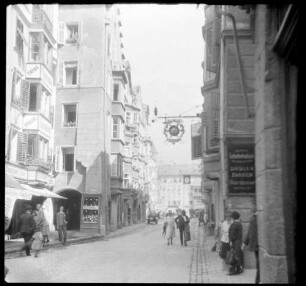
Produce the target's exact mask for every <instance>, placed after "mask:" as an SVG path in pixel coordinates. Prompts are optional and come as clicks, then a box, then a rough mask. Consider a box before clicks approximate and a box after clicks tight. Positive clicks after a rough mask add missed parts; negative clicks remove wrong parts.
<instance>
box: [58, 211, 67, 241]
mask: <svg viewBox="0 0 306 286" xmlns="http://www.w3.org/2000/svg"><path fill="white" fill-rule="evenodd" d="M66 225H67V221H66V214H65V212H64V207H63V206H61V207H60V209H59V212H58V213H57V216H56V228H57V231H58V238H59V241H60V242H62V244H63V245H65V244H66V242H67V228H66Z"/></svg>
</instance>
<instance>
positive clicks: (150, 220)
mask: <svg viewBox="0 0 306 286" xmlns="http://www.w3.org/2000/svg"><path fill="white" fill-rule="evenodd" d="M147 223H148V224H150V223H155V224H157V223H158V214H157V213H153V212H152V213H150V214H149V215H148V217H147Z"/></svg>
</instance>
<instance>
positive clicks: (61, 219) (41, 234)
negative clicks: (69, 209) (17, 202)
mask: <svg viewBox="0 0 306 286" xmlns="http://www.w3.org/2000/svg"><path fill="white" fill-rule="evenodd" d="M66 225H67V221H66V215H65V213H64V208H63V207H60V211H59V212H58V213H57V220H56V229H57V230H58V235H59V241H60V242H62V244H63V245H65V244H66V241H67V229H66ZM18 229H19V232H20V233H21V236H22V237H23V239H24V243H25V244H24V246H23V249H24V250H25V252H26V255H27V256H31V253H30V249H32V250H34V251H35V257H38V253H39V252H40V251H41V250H42V246H43V244H48V243H49V242H50V240H49V235H50V228H49V222H48V220H47V218H46V214H45V212H44V208H43V207H42V205H41V204H37V205H36V209H35V210H32V206H31V205H27V206H26V208H25V212H24V213H23V214H22V215H21V217H20V221H19V227H18Z"/></svg>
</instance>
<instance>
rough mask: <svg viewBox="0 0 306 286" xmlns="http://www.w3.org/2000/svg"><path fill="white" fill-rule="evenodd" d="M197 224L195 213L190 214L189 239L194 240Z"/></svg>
mask: <svg viewBox="0 0 306 286" xmlns="http://www.w3.org/2000/svg"><path fill="white" fill-rule="evenodd" d="M198 225H199V219H198V218H197V217H196V216H195V214H192V215H191V218H190V236H191V240H196V239H197V233H198Z"/></svg>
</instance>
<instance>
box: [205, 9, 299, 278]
mask: <svg viewBox="0 0 306 286" xmlns="http://www.w3.org/2000/svg"><path fill="white" fill-rule="evenodd" d="M204 9H205V25H204V27H203V37H204V41H205V48H206V49H205V56H204V62H203V70H204V86H203V88H202V95H203V96H204V112H203V129H204V130H203V134H204V136H205V138H204V139H205V140H204V141H205V142H204V146H203V147H204V153H203V162H204V172H203V179H204V180H203V187H204V189H205V191H206V192H205V194H206V199H207V201H208V205H209V210H210V216H211V217H215V219H216V220H222V219H223V218H224V212H225V211H228V210H229V211H233V210H236V211H238V212H239V213H240V214H241V221H242V224H243V236H244V237H245V234H246V231H247V226H248V221H249V219H250V217H251V213H250V209H251V207H252V206H256V208H257V218H258V219H257V220H258V239H259V246H260V275H261V282H262V283H284V282H293V281H295V257H294V248H295V244H294V242H293V237H294V231H295V225H296V222H295V217H294V215H295V210H296V207H295V205H296V202H295V198H296V174H295V169H294V164H295V162H296V161H295V142H296V141H295V140H296V133H295V123H294V122H295V121H294V119H295V117H296V111H295V109H294V108H295V106H296V102H297V96H298V92H299V89H298V83H299V82H298V79H299V77H298V75H299V74H298V70H299V69H298V62H297V58H298V57H297V55H298V48H297V43H298V33H299V32H298V31H299V12H298V8H297V7H296V6H295V5H280V6H272V5H271V6H269V5H253V6H252V5H245V6H212V5H208V6H205V8H204ZM289 130H290V131H289ZM289 186H290V187H289ZM244 254H245V266H246V267H254V258H253V254H250V253H249V252H248V251H247V249H246V251H245V252H244Z"/></svg>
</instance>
